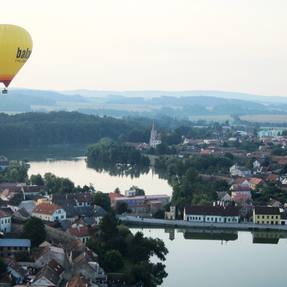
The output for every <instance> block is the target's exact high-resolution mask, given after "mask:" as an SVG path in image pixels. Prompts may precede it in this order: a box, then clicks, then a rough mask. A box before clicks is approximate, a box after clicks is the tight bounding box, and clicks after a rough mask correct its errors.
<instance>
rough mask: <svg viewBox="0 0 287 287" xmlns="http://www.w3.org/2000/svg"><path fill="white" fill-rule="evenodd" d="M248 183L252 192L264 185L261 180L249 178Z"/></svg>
mask: <svg viewBox="0 0 287 287" xmlns="http://www.w3.org/2000/svg"><path fill="white" fill-rule="evenodd" d="M248 182H249V185H250V188H251V189H252V190H255V189H256V187H257V186H260V185H262V184H263V183H264V181H263V179H261V178H257V177H251V178H250V179H249V180H248Z"/></svg>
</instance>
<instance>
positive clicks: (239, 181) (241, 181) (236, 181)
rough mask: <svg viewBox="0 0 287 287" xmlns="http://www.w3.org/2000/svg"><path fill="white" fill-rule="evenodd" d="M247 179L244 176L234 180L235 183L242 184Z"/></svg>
mask: <svg viewBox="0 0 287 287" xmlns="http://www.w3.org/2000/svg"><path fill="white" fill-rule="evenodd" d="M246 180H247V179H246V178H244V177H237V178H236V179H235V180H234V182H233V184H242V183H243V182H244V181H246Z"/></svg>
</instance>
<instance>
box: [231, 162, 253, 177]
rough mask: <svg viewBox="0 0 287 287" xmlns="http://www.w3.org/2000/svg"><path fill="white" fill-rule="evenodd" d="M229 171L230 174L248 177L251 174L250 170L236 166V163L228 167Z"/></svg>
mask: <svg viewBox="0 0 287 287" xmlns="http://www.w3.org/2000/svg"><path fill="white" fill-rule="evenodd" d="M229 172H230V175H231V176H240V177H248V176H250V175H251V170H249V169H247V168H244V167H241V166H238V165H237V164H235V165H233V166H232V167H230V169H229Z"/></svg>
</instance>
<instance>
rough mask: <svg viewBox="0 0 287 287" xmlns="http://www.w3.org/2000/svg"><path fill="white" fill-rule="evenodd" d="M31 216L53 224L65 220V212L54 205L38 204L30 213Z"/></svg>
mask: <svg viewBox="0 0 287 287" xmlns="http://www.w3.org/2000/svg"><path fill="white" fill-rule="evenodd" d="M32 216H34V217H37V218H40V219H42V220H44V221H49V222H54V221H62V220H65V219H66V211H65V210H64V209H63V208H61V207H60V206H59V205H57V204H54V203H40V204H38V205H36V207H35V208H34V209H33V211H32Z"/></svg>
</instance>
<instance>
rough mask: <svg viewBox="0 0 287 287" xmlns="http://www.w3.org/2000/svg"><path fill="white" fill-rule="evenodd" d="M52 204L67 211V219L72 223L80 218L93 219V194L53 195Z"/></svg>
mask: <svg viewBox="0 0 287 287" xmlns="http://www.w3.org/2000/svg"><path fill="white" fill-rule="evenodd" d="M52 202H53V203H54V204H57V205H59V206H61V207H62V208H63V209H64V210H65V211H66V219H68V220H70V221H71V222H73V221H75V220H76V219H78V218H79V217H83V218H84V217H93V216H94V210H93V206H92V194H91V192H78V193H69V194H53V195H52Z"/></svg>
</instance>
